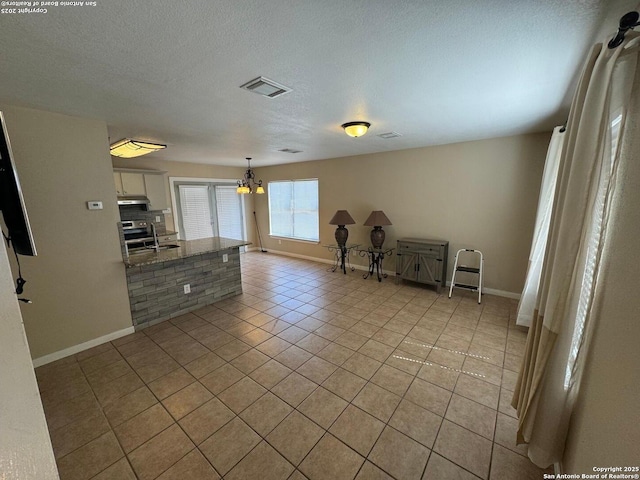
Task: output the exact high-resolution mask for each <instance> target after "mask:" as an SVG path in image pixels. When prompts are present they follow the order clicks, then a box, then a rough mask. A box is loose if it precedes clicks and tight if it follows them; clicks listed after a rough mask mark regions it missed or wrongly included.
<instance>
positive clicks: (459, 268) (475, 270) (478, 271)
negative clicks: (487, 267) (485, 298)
mask: <svg viewBox="0 0 640 480" xmlns="http://www.w3.org/2000/svg"><path fill="white" fill-rule="evenodd" d="M461 253H462V254H463V257H465V259H469V260H471V256H472V255H473V256H475V255H477V256H479V267H467V266H466V265H458V262H459V261H460V260H461V259H460V254H461ZM483 267H484V257H483V256H482V252H481V251H480V250H473V249H469V248H461V249H460V250H458V251H457V252H456V260H455V262H454V264H453V275H452V277H451V286H450V287H449V298H451V293H452V292H453V289H454V287H455V288H465V289H467V290H471V291H473V292H478V303H480V302H481V301H482V269H483ZM457 272H465V273H472V274H475V275H478V283H477V285H466V284H463V283H456V273H457Z"/></svg>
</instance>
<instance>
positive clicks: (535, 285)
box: [516, 127, 564, 327]
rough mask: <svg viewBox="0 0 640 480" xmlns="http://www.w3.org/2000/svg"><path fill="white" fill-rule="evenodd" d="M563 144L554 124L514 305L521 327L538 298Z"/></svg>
mask: <svg viewBox="0 0 640 480" xmlns="http://www.w3.org/2000/svg"><path fill="white" fill-rule="evenodd" d="M563 144H564V128H563V127H556V128H554V129H553V134H552V135H551V142H549V149H548V150H547V159H546V161H545V163H544V172H543V173H542V185H541V186H540V198H539V200H538V213H537V214H536V225H535V230H534V232H533V241H532V242H531V252H530V253H529V267H528V268H527V277H526V280H525V283H524V289H523V290H522V296H521V297H520V303H519V304H518V316H517V318H516V324H517V325H521V326H524V327H529V326H531V321H532V320H533V312H534V310H535V308H536V301H537V299H538V289H539V286H540V275H541V274H542V261H543V260H544V252H545V250H546V247H547V239H548V238H549V222H550V220H551V207H552V206H553V198H554V192H555V189H556V179H557V178H558V166H559V165H560V155H561V154H562V146H563Z"/></svg>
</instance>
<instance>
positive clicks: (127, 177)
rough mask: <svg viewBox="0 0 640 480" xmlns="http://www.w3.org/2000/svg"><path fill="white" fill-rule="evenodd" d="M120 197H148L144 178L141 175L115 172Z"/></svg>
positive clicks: (114, 176)
mask: <svg viewBox="0 0 640 480" xmlns="http://www.w3.org/2000/svg"><path fill="white" fill-rule="evenodd" d="M113 181H114V183H115V185H116V193H117V194H118V195H146V192H145V188H144V177H143V176H142V174H140V173H129V172H113Z"/></svg>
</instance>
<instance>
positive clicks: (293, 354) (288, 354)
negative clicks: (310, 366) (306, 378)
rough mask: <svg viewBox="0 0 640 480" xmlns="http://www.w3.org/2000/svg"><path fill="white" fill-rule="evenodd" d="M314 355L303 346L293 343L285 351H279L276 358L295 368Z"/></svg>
mask: <svg viewBox="0 0 640 480" xmlns="http://www.w3.org/2000/svg"><path fill="white" fill-rule="evenodd" d="M311 357H313V355H312V354H311V353H309V352H307V351H306V350H303V349H302V348H300V347H298V346H296V345H291V346H290V347H289V348H287V349H286V350H285V351H284V352H282V353H279V354H278V355H277V356H276V357H275V359H276V360H277V361H278V362H280V363H282V364H283V365H285V366H287V367H289V368H291V369H293V370H295V369H296V368H298V367H299V366H300V365H302V364H303V363H304V362H306V361H307V360H309V359H310V358H311Z"/></svg>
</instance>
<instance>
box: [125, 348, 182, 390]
mask: <svg viewBox="0 0 640 480" xmlns="http://www.w3.org/2000/svg"><path fill="white" fill-rule="evenodd" d="M131 358H132V357H131ZM131 358H129V360H128V361H129V362H131ZM132 366H133V369H134V370H135V371H136V373H137V374H138V375H139V376H140V378H142V380H143V381H144V382H145V383H149V382H152V381H153V380H155V379H156V378H160V377H162V376H163V375H166V374H167V373H169V372H171V371H173V370H175V369H176V368H180V364H179V363H178V362H176V361H175V360H174V359H173V358H171V357H170V356H169V355H166V354H164V355H161V356H159V357H158V358H156V359H152V358H149V359H145V360H144V361H143V362H141V364H140V365H138V366H134V365H132Z"/></svg>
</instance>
